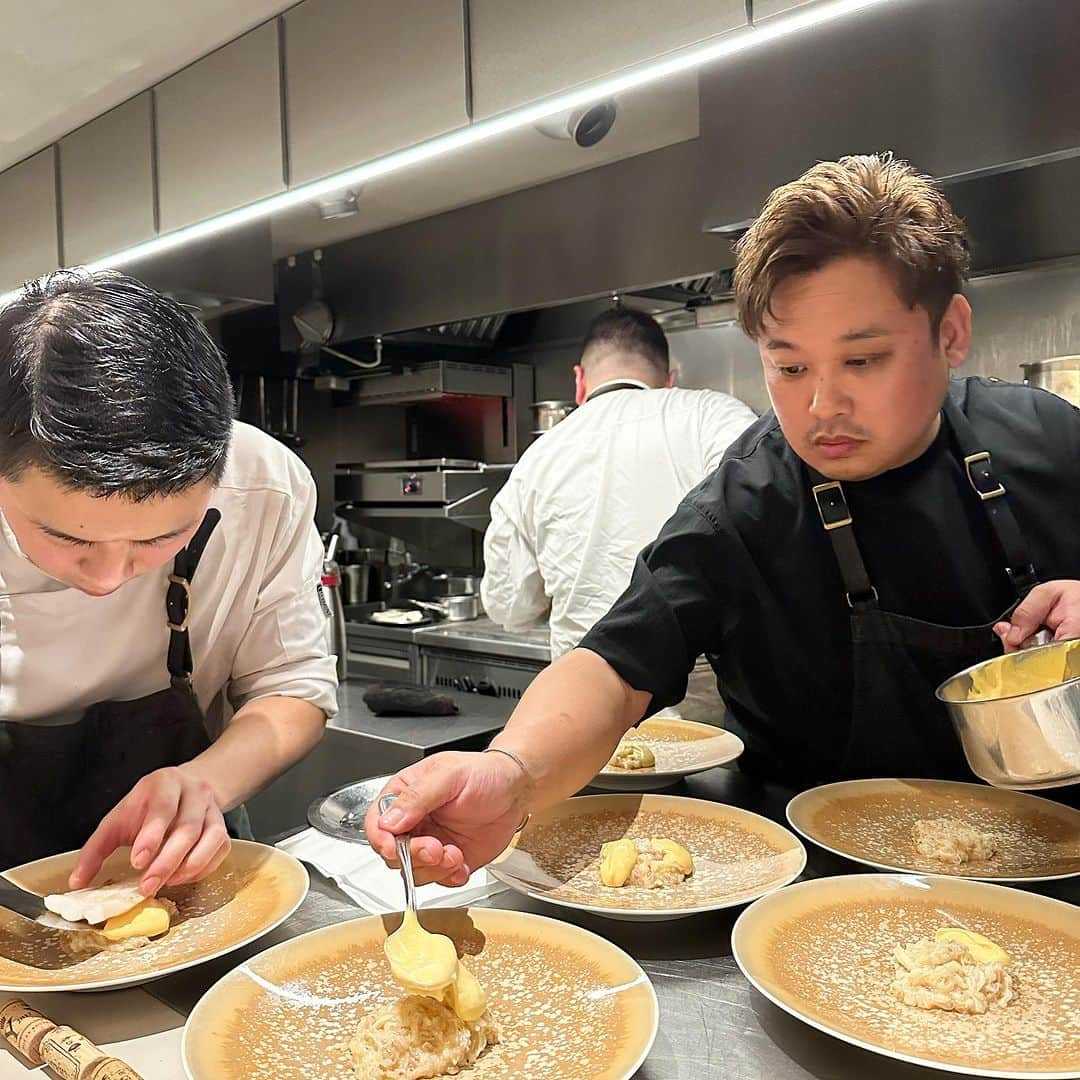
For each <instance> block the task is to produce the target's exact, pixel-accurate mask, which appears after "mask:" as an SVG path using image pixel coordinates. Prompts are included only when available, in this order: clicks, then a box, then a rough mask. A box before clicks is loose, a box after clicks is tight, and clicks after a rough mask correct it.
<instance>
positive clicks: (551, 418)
mask: <svg viewBox="0 0 1080 1080" xmlns="http://www.w3.org/2000/svg"><path fill="white" fill-rule="evenodd" d="M529 408H530V409H532V411H533V414H534V415H535V417H536V419H535V422H534V423H533V434H534V435H540V434H542V433H543V432H545V431H550V430H551V429H552V428H553V427H554V426H555V425H556V424H558V423H559V422H560V421H562V420H565V419H566V418H567V417H568V416H569V415H570V414H571V413H572V412H573V411H574V410H575V409H576V408H577V405H575V404H574V402H572V401H534V402H533V403H532V404H531V405H530V406H529Z"/></svg>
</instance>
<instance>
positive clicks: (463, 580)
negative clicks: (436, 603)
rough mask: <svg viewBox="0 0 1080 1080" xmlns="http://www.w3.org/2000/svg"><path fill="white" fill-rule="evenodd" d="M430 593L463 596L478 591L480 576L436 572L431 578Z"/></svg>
mask: <svg viewBox="0 0 1080 1080" xmlns="http://www.w3.org/2000/svg"><path fill="white" fill-rule="evenodd" d="M431 591H432V595H433V596H435V597H436V598H439V597H442V596H464V595H465V594H466V593H478V592H479V591H480V578H479V577H478V576H477V575H476V574H436V575H435V576H434V577H433V578H432V579H431Z"/></svg>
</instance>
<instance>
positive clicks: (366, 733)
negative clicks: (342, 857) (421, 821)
mask: <svg viewBox="0 0 1080 1080" xmlns="http://www.w3.org/2000/svg"><path fill="white" fill-rule="evenodd" d="M373 685H375V684H374V682H373V681H371V680H366V679H350V680H349V681H348V682H344V683H342V684H341V686H340V687H339V688H338V707H339V709H340V711H339V712H338V714H337V716H335V717H334V719H333V720H331V721H330V722H329V723H328V724H327V728H326V734H325V735H324V736H323V739H322V741H321V742H320V743H319V744H318V745H317V746H316V747H315V749H314V750H312V751H311V753H310V754H309V755H308V756H307V757H306V758H304V759H303V761H300V762H299V763H298V764H296V765H294V766H293V767H292V768H291V769H289V770H288V771H287V772H286V773H284V775H282V776H280V777H278V779H277V780H275V781H274V783H272V784H271V785H270V787H268V788H267V789H266V790H265V791H263V792H261V793H260V794H259V795H256V796H255V798H254V799H251V800H249V801H248V804H247V806H248V812H249V814H250V816H251V825H252V829H253V831H254V833H255V837H256V839H259V840H262V839H265V838H266V837H270V836H274V835H278V834H281V833H284V832H287V831H288V830H290V829H295V828H298V827H299V826H301V825H302V824H304V822H305V818H304V812H305V810H306V809H307V805H308V803H310V802H311V800H312V799H314V798H316V797H317V796H319V795H328V794H329V793H330V792H331V791H336V790H337V789H338V788H341V787H344V786H345V785H346V784H349V783H351V782H352V781H353V780H364V779H366V778H367V777H369V776H384V775H386V774H387V773H394V772H397V771H398V770H399V769H403V768H405V766H406V765H411V764H412V763H413V762H414V761H419V760H420V759H421V758H422V757H425V756H427V755H428V754H434V753H437V752H438V751H440V750H451V749H453V750H476V749H482V748H483V747H484V746H486V745H487V744H488V742H489V741H490V740H491V738H492V736H494V734H495V732H497V731H500V730H502V727H503V725H504V724H505V723H506V721H507V720H508V719H509V717H510V713H511V712H512V711H513V708H514V706H515V705H516V704H517V702H516V701H513V700H510V699H507V698H494V697H486V696H485V695H483V694H467V693H461V692H459V691H456V690H444V689H442V688H440V690H439V693H444V694H446V695H447V696H448V697H450V698H451V699H453V701H454V702H455V703H456V704H457V706H458V714H457V715H456V716H375V714H374V713H372V711H371V710H370V709H369V708H368V707H367V706H366V705H365V704H364V693H365V692H366V691H367V690H368V689H370V687H371V686H373Z"/></svg>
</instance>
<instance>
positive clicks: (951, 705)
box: [937, 641, 1080, 790]
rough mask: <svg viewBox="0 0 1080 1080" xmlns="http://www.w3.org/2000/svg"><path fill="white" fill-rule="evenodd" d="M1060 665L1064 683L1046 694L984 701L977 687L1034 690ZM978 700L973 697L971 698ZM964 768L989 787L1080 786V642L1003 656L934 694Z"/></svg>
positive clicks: (956, 678)
mask: <svg viewBox="0 0 1080 1080" xmlns="http://www.w3.org/2000/svg"><path fill="white" fill-rule="evenodd" d="M1059 663H1060V670H1061V671H1062V672H1063V673H1064V679H1063V680H1061V681H1058V682H1056V683H1055V684H1054V685H1047V682H1049V680H1041V682H1042V685H1046V689H1039V690H1033V691H1031V692H1027V693H1013V694H1008V695H1007V696H985V694H982V693H981V692H980V690H979V686H980V684H984V685H985V684H993V683H994V682H996V681H997V680H999V679H1000V680H1003V681H1004V682H1003V684H1004V685H1006V686H1007V684H1008V683H1010V682H1011V683H1012V684H1013V685H1023V683H1024V682H1025V681H1030V682H1031V683H1032V684H1033V685H1039V684H1040V678H1039V677H1040V675H1041V673H1042V672H1044V671H1047V670H1052V669H1053V668H1054V667H1055V665H1057V664H1059ZM977 694H978V695H980V696H976V695H977ZM937 696H938V699H939V700H940V701H942V702H944V703H945V705H946V707H947V708H948V711H949V715H950V717H951V718H952V722H953V725H954V726H955V728H956V731H957V734H958V735H959V736H960V741H961V743H962V744H963V747H964V753H965V755H966V756H967V760H968V764H969V765H970V766H971V770H972V772H974V773H975V775H976V776H979V777H981V778H982V779H983V780H985V781H986V782H987V783H989V784H993V785H994V786H995V787H1003V788H1014V789H1019V790H1024V789H1028V790H1037V789H1039V788H1054V787H1063V786H1064V785H1066V784H1075V783H1077V782H1078V781H1080V642H1078V641H1056V642H1052V643H1051V644H1049V645H1043V646H1041V647H1038V648H1031V649H1024V650H1022V651H1021V652H1016V653H1006V654H1005V655H1004V656H998V657H994V659H992V660H986V661H984V662H983V663H981V664H975V665H974V666H973V667H970V668H967V669H966V670H965V671H961V672H960V673H959V674H957V675H954V676H952V678H950V679H946V680H945V682H943V683H942V684H941V686H939V687H938V690H937Z"/></svg>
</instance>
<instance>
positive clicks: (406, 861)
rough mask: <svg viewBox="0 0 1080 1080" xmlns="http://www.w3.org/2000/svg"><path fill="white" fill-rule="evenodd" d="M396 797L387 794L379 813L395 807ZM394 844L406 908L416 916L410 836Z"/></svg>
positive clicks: (395, 840) (396, 837)
mask: <svg viewBox="0 0 1080 1080" xmlns="http://www.w3.org/2000/svg"><path fill="white" fill-rule="evenodd" d="M396 798H397V796H396V795H392V794H386V795H383V797H382V798H381V799H379V813H380V814H385V813H386V811H387V810H389V809H390V807H391V806H393V805H394V800H395V799H396ZM394 843H395V845H396V846H397V854H398V862H399V863H400V864H401V877H402V880H403V881H404V882H405V906H406V907H407V908H411V909H412V911H413V914H414V915H415V914H416V882H415V880H414V879H413V868H412V855H411V854H410V852H409V834H408V833H404V834H403V835H399V836H395V837H394Z"/></svg>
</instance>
